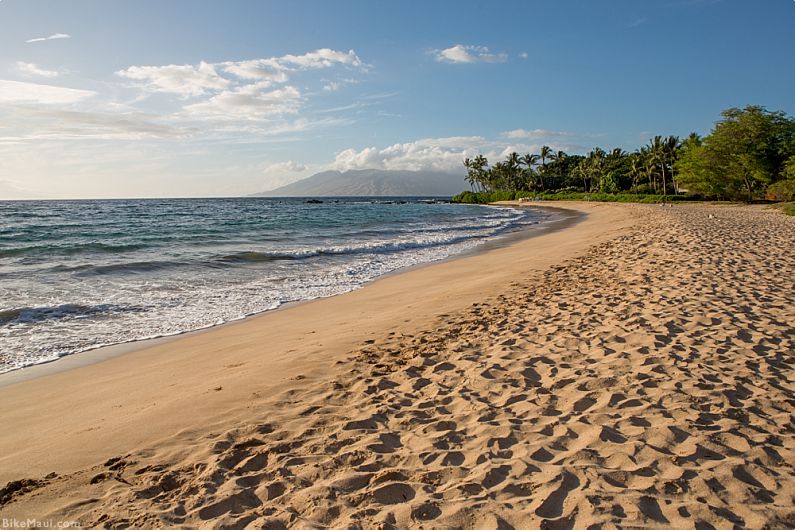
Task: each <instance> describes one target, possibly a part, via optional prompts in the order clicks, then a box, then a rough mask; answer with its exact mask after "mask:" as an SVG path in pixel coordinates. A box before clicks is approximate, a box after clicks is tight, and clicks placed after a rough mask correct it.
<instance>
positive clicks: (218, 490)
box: [0, 203, 795, 529]
mask: <svg viewBox="0 0 795 530" xmlns="http://www.w3.org/2000/svg"><path fill="white" fill-rule="evenodd" d="M555 206H561V207H565V208H570V209H573V210H577V211H580V212H583V213H585V214H587V217H585V218H584V219H583V220H581V221H579V222H578V223H576V224H574V225H573V226H569V227H567V228H565V229H562V230H558V231H550V232H548V233H544V234H542V235H539V236H538V237H533V238H529V239H524V240H519V241H515V242H512V243H511V244H510V245H509V246H506V247H503V248H496V249H493V250H489V251H488V252H484V253H481V254H477V255H472V256H467V257H464V258H461V259H457V260H452V261H448V262H444V263H439V264H435V265H430V266H426V267H422V268H418V269H416V270H410V271H408V272H405V273H402V274H397V275H393V276H389V277H385V278H383V279H380V280H378V281H376V282H374V283H372V284H370V285H368V286H367V287H365V288H363V289H361V290H358V291H354V292H352V293H348V294H345V295H341V296H336V297H332V298H327V299H322V300H318V301H314V302H311V303H306V304H301V305H298V306H295V307H291V308H288V309H285V310H281V311H275V312H272V313H268V314H264V315H261V316H257V317H254V318H250V319H247V320H245V321H241V322H237V323H233V324H230V325H225V326H222V327H219V328H217V329H212V330H209V331H206V332H202V333H196V334H191V335H187V336H184V337H179V338H175V339H172V340H168V341H165V342H162V343H158V344H154V345H151V346H146V347H144V348H142V349H138V350H136V351H133V352H130V353H126V354H124V355H120V356H114V357H110V358H107V359H104V360H102V361H100V362H96V363H93V364H88V365H85V366H76V367H74V368H70V369H65V370H51V372H52V373H46V374H43V375H41V376H39V377H36V378H32V379H28V380H22V381H19V382H15V383H14V384H7V385H6V386H2V387H0V421H1V422H2V425H3V430H2V434H0V517H2V518H16V519H19V520H25V519H30V518H35V519H37V520H40V521H47V520H51V521H78V522H79V523H80V524H81V525H82V526H84V527H107V528H124V527H131V528H147V527H163V526H184V527H202V528H484V529H485V528H489V529H491V528H493V529H504V528H517V529H524V528H538V527H545V528H586V527H589V526H590V525H597V526H596V527H597V528H599V527H601V528H613V527H616V526H618V527H659V528H669V527H675V528H699V529H706V528H731V527H736V526H739V527H742V526H745V527H749V528H763V527H766V526H767V527H769V528H792V527H793V525H795V508H794V507H793V505H794V501H795V469H793V464H792V463H793V462H795V438H794V437H793V429H794V428H795V427H794V426H793V412H795V397H793V389H794V388H793V387H794V386H795V385H793V378H794V377H795V373H793V363H794V362H795V360H794V359H793V351H794V350H795V299H794V298H793V293H795V280H794V279H795V275H794V274H793V263H795V218H793V217H786V216H784V215H782V214H781V213H779V212H776V211H773V210H770V209H767V208H765V207H763V206H731V205H703V204H693V205H685V204H682V205H676V206H673V207H668V206H659V205H612V204H589V203H565V204H560V205H557V204H556V205H555ZM56 364H57V363H56ZM12 375H13V374H12ZM0 382H2V381H0Z"/></svg>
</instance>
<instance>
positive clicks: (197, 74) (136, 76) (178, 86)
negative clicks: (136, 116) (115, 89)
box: [116, 61, 229, 97]
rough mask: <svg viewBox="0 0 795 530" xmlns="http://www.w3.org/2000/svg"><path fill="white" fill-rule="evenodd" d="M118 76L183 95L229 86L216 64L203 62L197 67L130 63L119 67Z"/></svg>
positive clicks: (160, 90) (159, 90)
mask: <svg viewBox="0 0 795 530" xmlns="http://www.w3.org/2000/svg"><path fill="white" fill-rule="evenodd" d="M116 75H119V76H122V77H126V78H128V79H133V80H135V81H143V82H144V83H145V85H144V88H146V89H147V90H150V91H152V92H169V93H172V94H177V95H179V96H182V97H190V96H201V95H203V94H206V93H207V92H209V91H215V90H222V89H224V88H226V87H227V86H229V80H228V79H225V78H223V77H221V76H220V75H219V74H218V72H217V71H216V69H215V66H214V65H212V64H209V63H206V62H204V61H202V62H201V63H199V64H198V65H197V66H194V65H191V64H182V65H176V64H171V65H166V66H131V67H129V68H127V69H125V70H119V71H118V72H116Z"/></svg>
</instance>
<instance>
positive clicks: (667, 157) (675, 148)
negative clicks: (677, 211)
mask: <svg viewBox="0 0 795 530" xmlns="http://www.w3.org/2000/svg"><path fill="white" fill-rule="evenodd" d="M679 146H680V143H679V137H678V136H669V137H668V138H666V139H665V140H664V141H663V159H664V165H668V167H670V168H671V182H672V184H673V185H674V193H679V186H678V185H677V183H676V176H675V175H674V163H675V162H676V157H677V156H678V154H679Z"/></svg>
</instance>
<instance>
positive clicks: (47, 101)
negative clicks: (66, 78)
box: [0, 80, 96, 105]
mask: <svg viewBox="0 0 795 530" xmlns="http://www.w3.org/2000/svg"><path fill="white" fill-rule="evenodd" d="M95 94H96V92H93V91H91V90H79V89H76V88H66V87H61V86H54V85H40V84H37V83H24V82H21V81H6V80H0V103H39V104H43V105H52V104H64V103H76V102H78V101H80V100H83V99H86V98H89V97H91V96H94V95H95Z"/></svg>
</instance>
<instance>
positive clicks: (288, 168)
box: [262, 160, 309, 173]
mask: <svg viewBox="0 0 795 530" xmlns="http://www.w3.org/2000/svg"><path fill="white" fill-rule="evenodd" d="M307 169H309V166H307V165H305V164H300V163H298V162H295V161H293V160H288V161H286V162H277V163H275V164H271V165H269V166H268V167H266V168H265V169H263V170H262V171H263V173H301V172H303V171H306V170H307Z"/></svg>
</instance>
